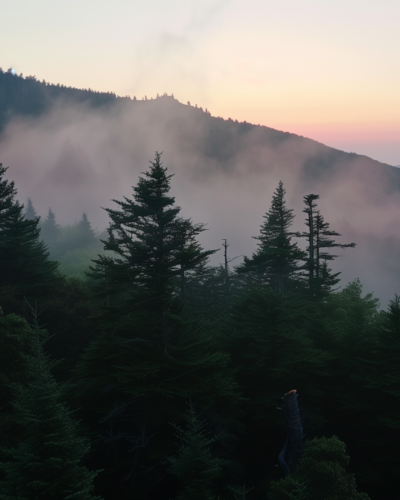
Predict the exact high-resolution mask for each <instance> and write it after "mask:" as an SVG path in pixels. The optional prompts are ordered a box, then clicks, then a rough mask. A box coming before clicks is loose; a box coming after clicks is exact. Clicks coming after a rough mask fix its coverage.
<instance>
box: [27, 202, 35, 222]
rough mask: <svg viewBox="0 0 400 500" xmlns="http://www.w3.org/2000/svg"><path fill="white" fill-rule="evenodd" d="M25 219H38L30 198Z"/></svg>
mask: <svg viewBox="0 0 400 500" xmlns="http://www.w3.org/2000/svg"><path fill="white" fill-rule="evenodd" d="M25 219H28V220H35V219H37V214H36V210H35V209H34V207H33V204H32V200H31V199H30V198H28V204H27V206H26V209H25Z"/></svg>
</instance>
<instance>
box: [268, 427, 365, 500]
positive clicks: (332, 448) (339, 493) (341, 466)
mask: <svg viewBox="0 0 400 500" xmlns="http://www.w3.org/2000/svg"><path fill="white" fill-rule="evenodd" d="M349 460H350V459H349V457H348V456H347V455H346V446H345V444H344V443H343V442H342V441H340V440H339V439H338V438H337V437H336V436H334V437H332V438H330V439H327V438H324V437H323V438H321V439H313V440H312V441H308V442H306V444H305V450H304V456H303V459H302V461H301V463H300V465H299V467H297V469H296V472H295V473H294V474H293V475H290V476H288V477H287V478H285V479H282V480H280V481H276V482H273V483H272V487H271V491H270V493H269V494H268V500H322V499H323V500H368V499H369V497H368V495H367V494H365V493H358V492H357V489H356V482H355V478H354V475H353V474H349V473H347V472H346V467H347V466H348V464H349Z"/></svg>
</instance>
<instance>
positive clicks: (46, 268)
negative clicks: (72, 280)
mask: <svg viewBox="0 0 400 500" xmlns="http://www.w3.org/2000/svg"><path fill="white" fill-rule="evenodd" d="M5 171H6V169H4V168H3V167H1V169H0V286H8V287H12V288H13V289H14V290H15V292H16V293H17V294H18V295H25V294H27V295H32V294H40V293H41V292H43V291H44V290H45V289H46V288H47V287H48V286H49V285H51V284H53V283H55V282H56V281H57V280H58V279H60V278H59V277H58V275H57V272H56V270H57V267H58V263H57V262H52V261H50V260H49V252H48V250H47V248H46V246H45V245H44V243H43V242H42V241H40V239H39V235H40V229H39V228H38V225H39V218H37V219H35V220H27V219H26V218H25V217H24V215H23V208H24V207H23V205H20V204H19V203H18V201H15V200H14V196H15V194H16V190H15V188H14V183H13V182H11V183H8V181H7V180H3V175H4V173H5Z"/></svg>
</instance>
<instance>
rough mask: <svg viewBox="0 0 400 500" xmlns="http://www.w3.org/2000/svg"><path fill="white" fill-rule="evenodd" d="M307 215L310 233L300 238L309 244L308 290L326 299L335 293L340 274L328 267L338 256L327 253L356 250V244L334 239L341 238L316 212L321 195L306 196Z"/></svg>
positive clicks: (316, 296)
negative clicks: (330, 250)
mask: <svg viewBox="0 0 400 500" xmlns="http://www.w3.org/2000/svg"><path fill="white" fill-rule="evenodd" d="M303 199H304V204H305V208H304V210H303V212H304V213H305V214H306V226H307V227H308V231H306V232H303V233H301V234H300V233H298V236H299V237H302V238H306V239H307V242H308V247H307V253H308V258H307V260H306V264H305V266H304V267H305V269H306V270H307V274H308V288H309V291H310V294H311V297H313V298H321V297H325V296H326V295H327V294H328V293H330V292H332V291H333V287H334V286H335V285H336V284H337V283H339V281H340V280H339V278H338V277H339V276H340V274H341V273H340V272H338V273H333V272H332V270H331V269H330V268H329V267H328V265H327V261H331V260H334V259H335V258H336V257H338V256H337V255H333V254H330V253H328V252H327V250H328V249H331V248H354V247H355V243H337V242H336V241H335V240H334V239H333V238H332V237H333V236H341V234H339V233H338V232H336V231H333V230H331V229H330V224H329V223H328V222H325V219H324V218H323V216H322V215H321V213H320V211H319V210H316V207H317V204H316V200H318V199H319V195H316V194H308V195H306V196H304V198H303Z"/></svg>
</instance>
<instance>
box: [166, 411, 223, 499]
mask: <svg viewBox="0 0 400 500" xmlns="http://www.w3.org/2000/svg"><path fill="white" fill-rule="evenodd" d="M185 421H186V428H182V427H180V426H178V425H175V426H174V427H175V430H176V437H177V438H178V440H179V450H178V453H177V455H176V456H174V457H172V458H169V459H168V461H169V462H170V464H171V465H170V468H169V472H170V473H171V474H173V475H175V476H176V477H177V478H178V479H180V481H181V482H182V483H183V487H184V488H183V490H182V491H181V492H180V493H179V495H178V496H177V500H213V499H215V498H216V497H215V495H213V494H212V486H213V483H214V481H215V479H216V478H218V476H220V475H221V470H222V465H223V464H224V461H223V460H222V459H220V458H217V457H213V456H212V450H211V447H212V444H213V443H214V442H215V441H216V439H215V438H210V437H208V436H207V433H206V431H205V422H204V421H201V420H199V418H198V417H197V415H196V412H195V409H194V406H193V404H190V406H189V410H188V411H187V413H186V416H185Z"/></svg>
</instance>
